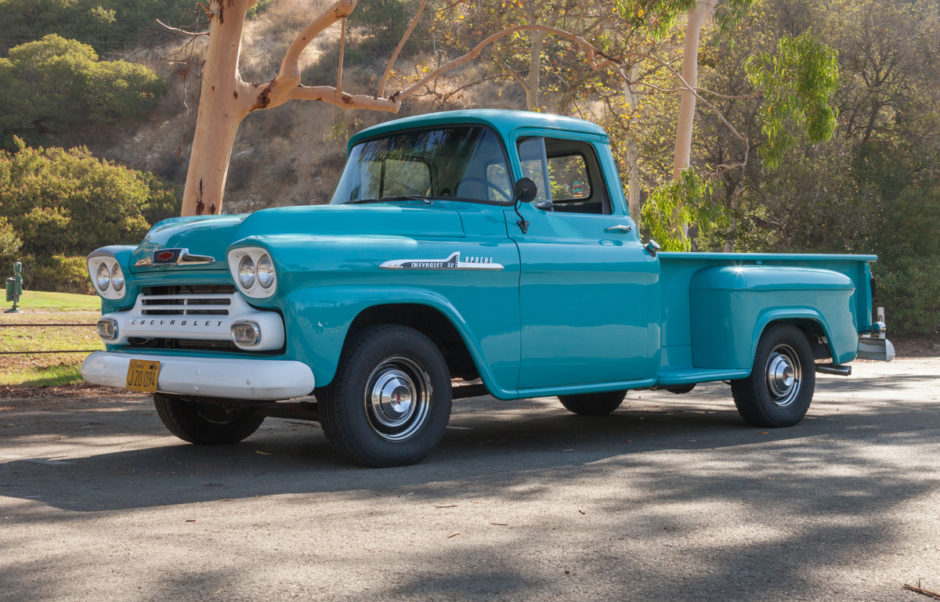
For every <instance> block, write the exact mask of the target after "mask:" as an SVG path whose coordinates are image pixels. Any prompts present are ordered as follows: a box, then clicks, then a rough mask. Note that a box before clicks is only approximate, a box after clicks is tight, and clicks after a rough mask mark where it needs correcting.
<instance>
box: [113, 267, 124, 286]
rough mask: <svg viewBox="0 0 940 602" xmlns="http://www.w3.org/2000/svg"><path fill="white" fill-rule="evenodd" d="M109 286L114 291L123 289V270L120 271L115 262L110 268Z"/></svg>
mask: <svg viewBox="0 0 940 602" xmlns="http://www.w3.org/2000/svg"><path fill="white" fill-rule="evenodd" d="M111 287H112V288H113V289H114V292H116V293H119V292H121V291H122V290H124V272H122V271H121V266H120V265H118V264H116V263H115V264H114V266H113V267H112V268H111Z"/></svg>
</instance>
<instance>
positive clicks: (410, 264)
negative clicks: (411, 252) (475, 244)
mask: <svg viewBox="0 0 940 602" xmlns="http://www.w3.org/2000/svg"><path fill="white" fill-rule="evenodd" d="M464 259H465V261H461V260H460V251H454V252H453V253H451V254H450V255H449V256H448V257H447V258H446V259H391V260H389V261H386V262H383V263H382V264H381V265H379V267H380V268H381V269H383V270H418V271H423V270H502V269H505V268H504V267H503V264H501V263H496V262H494V261H493V258H492V257H465V258H464Z"/></svg>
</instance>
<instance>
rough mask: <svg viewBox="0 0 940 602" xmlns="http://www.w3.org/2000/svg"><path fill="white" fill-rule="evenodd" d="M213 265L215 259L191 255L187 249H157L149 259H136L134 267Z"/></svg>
mask: <svg viewBox="0 0 940 602" xmlns="http://www.w3.org/2000/svg"><path fill="white" fill-rule="evenodd" d="M212 263H215V257H210V256H209V255H192V254H191V253H190V252H189V249H157V250H156V251H154V252H153V254H152V255H151V256H150V257H144V258H143V259H138V260H137V263H135V264H134V266H135V267H138V268H139V267H146V266H153V265H209V264H212Z"/></svg>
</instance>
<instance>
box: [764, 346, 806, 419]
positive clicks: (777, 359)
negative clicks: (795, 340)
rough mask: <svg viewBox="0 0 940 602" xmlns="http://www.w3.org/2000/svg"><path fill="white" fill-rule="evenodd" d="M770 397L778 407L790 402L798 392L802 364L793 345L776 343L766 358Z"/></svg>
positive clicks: (766, 375) (766, 376)
mask: <svg viewBox="0 0 940 602" xmlns="http://www.w3.org/2000/svg"><path fill="white" fill-rule="evenodd" d="M765 378H766V380H767V391H768V392H769V393H770V399H771V401H773V402H774V404H776V405H777V406H779V407H786V406H788V405H790V404H792V403H793V402H794V401H795V400H796V398H797V396H798V395H799V394H800V385H801V383H802V366H801V364H800V358H799V356H798V355H797V353H796V351H795V350H794V349H793V347H790V346H789V345H778V346H777V347H774V350H773V351H771V352H770V355H769V356H768V358H767V369H766V371H765Z"/></svg>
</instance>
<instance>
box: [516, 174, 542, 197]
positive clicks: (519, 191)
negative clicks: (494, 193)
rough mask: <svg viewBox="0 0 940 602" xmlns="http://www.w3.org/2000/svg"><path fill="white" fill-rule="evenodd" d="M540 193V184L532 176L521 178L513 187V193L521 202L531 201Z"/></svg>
mask: <svg viewBox="0 0 940 602" xmlns="http://www.w3.org/2000/svg"><path fill="white" fill-rule="evenodd" d="M538 193H539V188H538V186H536V185H535V182H533V181H532V180H531V179H530V178H519V179H518V180H517V181H516V183H515V185H514V186H513V187H512V195H513V197H514V198H515V200H516V201H517V202H520V203H531V202H532V201H533V200H534V199H535V197H536V195H538Z"/></svg>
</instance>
